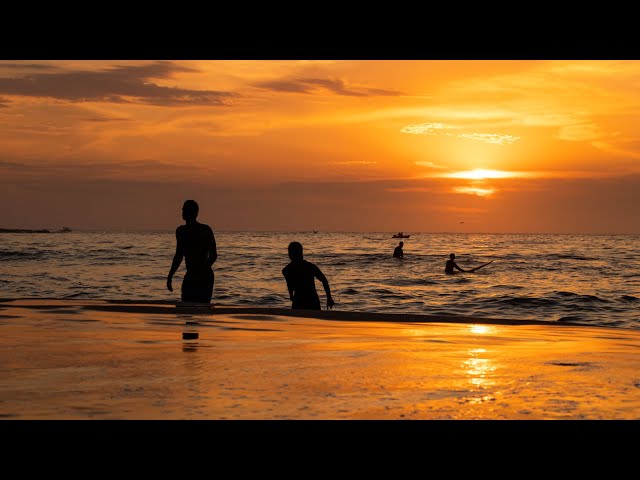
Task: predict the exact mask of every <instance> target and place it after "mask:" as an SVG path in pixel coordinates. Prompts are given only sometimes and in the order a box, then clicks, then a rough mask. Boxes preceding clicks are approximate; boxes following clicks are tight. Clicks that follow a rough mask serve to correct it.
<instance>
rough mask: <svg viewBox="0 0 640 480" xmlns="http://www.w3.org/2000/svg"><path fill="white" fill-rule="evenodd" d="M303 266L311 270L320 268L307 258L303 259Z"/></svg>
mask: <svg viewBox="0 0 640 480" xmlns="http://www.w3.org/2000/svg"><path fill="white" fill-rule="evenodd" d="M303 262H304V265H305V267H307V268H311V269H312V270H320V268H318V266H317V265H316V264H315V263H312V262H309V261H308V260H303Z"/></svg>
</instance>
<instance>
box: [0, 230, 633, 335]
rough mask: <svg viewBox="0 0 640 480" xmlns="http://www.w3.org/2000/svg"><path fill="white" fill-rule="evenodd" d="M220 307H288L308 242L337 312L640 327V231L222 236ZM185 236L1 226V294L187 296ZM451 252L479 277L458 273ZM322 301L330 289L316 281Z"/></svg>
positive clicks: (217, 301)
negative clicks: (179, 255)
mask: <svg viewBox="0 0 640 480" xmlns="http://www.w3.org/2000/svg"><path fill="white" fill-rule="evenodd" d="M214 233H215V237H216V242H217V248H218V261H217V262H216V263H215V264H214V272H215V286H214V292H213V301H212V303H213V304H222V305H238V306H256V307H257V306H267V307H280V308H288V307H290V306H291V302H290V301H289V298H288V292H287V287H286V283H285V281H284V277H283V276H282V268H283V267H284V266H285V265H287V263H288V262H289V259H288V256H287V246H288V244H289V243H290V242H292V241H299V242H300V243H302V245H303V247H304V254H305V259H306V260H308V261H310V262H313V263H315V264H316V265H317V266H318V267H319V268H320V269H321V270H322V271H323V273H324V274H325V275H326V276H327V278H328V280H329V284H330V286H331V290H332V294H333V298H334V301H335V302H336V306H335V307H334V309H336V310H345V311H365V312H366V311H370V312H386V313H418V314H427V315H428V314H440V315H441V314H444V315H467V316H478V317H492V318H510V319H535V320H543V321H548V322H562V323H571V322H580V323H587V324H590V325H594V326H610V327H623V328H632V329H640V313H639V312H640V235H559V234H558V235H556V234H453V233H452V234H447V233H414V232H405V233H411V237H410V238H408V239H403V240H402V241H404V254H405V258H404V259H394V258H392V253H393V249H394V247H395V246H396V245H398V242H399V240H398V239H393V238H391V236H392V233H387V232H370V233H360V232H350V233H343V232H340V233H326V232H319V233H315V234H314V233H312V232H303V233H295V232H217V231H215V228H214ZM174 251H175V234H174V232H98V231H92V232H71V233H48V234H47V233H39V234H35V233H26V234H23V233H0V298H1V299H14V298H20V299H24V298H56V299H101V300H126V301H132V302H135V301H144V302H145V303H147V302H150V301H159V302H167V301H178V300H180V284H181V282H182V276H183V275H184V272H185V270H184V268H185V267H184V262H183V264H182V265H181V267H180V269H179V270H178V272H177V273H176V275H175V276H174V280H173V286H174V291H173V293H171V292H169V291H168V290H167V289H166V277H167V273H168V271H169V268H170V266H171V261H172V259H173V254H174ZM449 253H455V254H456V261H457V263H458V265H460V266H461V267H462V268H465V269H466V268H472V267H474V266H476V265H479V264H481V263H486V262H488V261H490V260H494V263H492V264H491V265H488V266H487V267H485V268H483V269H481V270H478V271H477V272H474V273H459V274H456V275H446V274H445V273H444V265H445V262H446V260H447V259H448V257H449ZM316 288H317V290H318V293H319V295H320V300H321V303H322V305H323V306H324V305H325V296H324V291H323V289H322V285H321V284H320V283H319V282H316Z"/></svg>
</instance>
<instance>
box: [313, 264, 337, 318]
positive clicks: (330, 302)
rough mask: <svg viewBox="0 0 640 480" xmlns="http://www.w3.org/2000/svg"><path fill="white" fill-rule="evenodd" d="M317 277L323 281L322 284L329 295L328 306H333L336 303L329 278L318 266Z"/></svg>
mask: <svg viewBox="0 0 640 480" xmlns="http://www.w3.org/2000/svg"><path fill="white" fill-rule="evenodd" d="M315 275H316V278H317V279H318V280H320V281H321V282H322V286H323V287H324V293H326V295H327V308H332V307H333V306H334V305H335V302H334V301H333V298H331V289H330V288H329V280H327V277H325V276H324V273H322V272H321V271H320V269H319V268H318V267H316V273H315Z"/></svg>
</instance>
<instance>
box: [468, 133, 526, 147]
mask: <svg viewBox="0 0 640 480" xmlns="http://www.w3.org/2000/svg"><path fill="white" fill-rule="evenodd" d="M458 137H459V138H470V139H471V140H480V141H481V142H486V143H494V144H496V145H509V144H511V143H514V142H516V141H517V140H519V139H520V137H514V136H513V135H504V134H501V133H461V134H460V135H458Z"/></svg>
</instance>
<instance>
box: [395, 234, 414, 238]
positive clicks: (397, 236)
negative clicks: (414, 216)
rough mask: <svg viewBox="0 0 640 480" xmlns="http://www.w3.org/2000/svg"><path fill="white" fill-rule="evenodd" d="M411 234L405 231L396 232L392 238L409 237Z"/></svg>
mask: <svg viewBox="0 0 640 480" xmlns="http://www.w3.org/2000/svg"><path fill="white" fill-rule="evenodd" d="M410 236H411V235H405V234H404V233H401V234H396V235H394V236H392V237H391V238H409V237H410Z"/></svg>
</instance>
